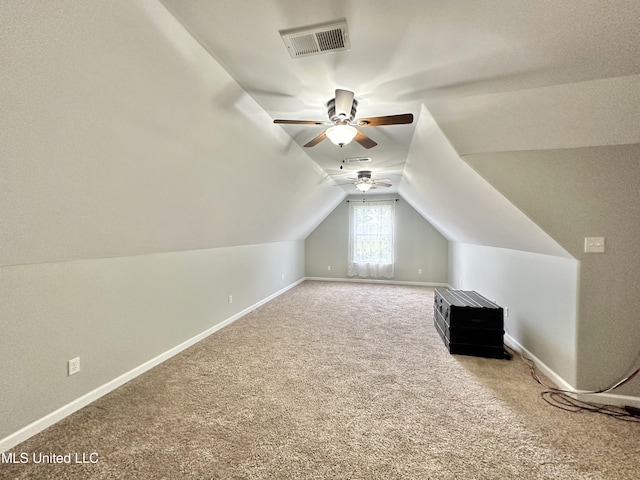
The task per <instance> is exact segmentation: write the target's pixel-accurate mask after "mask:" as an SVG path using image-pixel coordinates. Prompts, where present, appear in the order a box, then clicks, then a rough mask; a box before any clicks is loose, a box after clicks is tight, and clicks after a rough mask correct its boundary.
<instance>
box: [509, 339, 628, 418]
mask: <svg viewBox="0 0 640 480" xmlns="http://www.w3.org/2000/svg"><path fill="white" fill-rule="evenodd" d="M505 349H506V350H507V351H509V352H513V354H516V355H518V356H519V357H520V358H521V359H522V361H523V362H524V363H525V365H527V366H528V367H529V372H530V374H531V377H532V378H533V379H534V380H535V381H536V382H537V383H539V384H540V385H542V386H543V387H545V388H546V389H547V390H545V391H543V392H541V393H540V396H541V397H542V399H543V400H544V401H545V402H547V403H548V404H549V405H551V406H553V407H556V408H559V409H561V410H565V411H568V412H583V411H588V412H592V413H599V414H602V415H607V416H610V417H613V418H615V419H617V420H623V421H626V422H635V423H640V416H638V415H637V414H636V412H637V410H636V409H633V408H629V409H627V408H625V407H618V406H615V405H606V404H599V403H593V402H585V401H583V400H578V399H577V398H574V397H573V396H572V395H576V394H580V395H594V394H598V393H606V392H610V391H611V390H613V389H615V388H618V387H620V386H622V385H624V384H625V383H627V382H629V381H630V380H631V379H633V378H634V377H635V376H636V375H638V373H640V368H637V369H636V370H635V371H634V372H632V373H630V374H629V375H627V376H626V377H625V378H623V379H622V380H620V381H619V382H617V383H615V384H614V385H612V386H611V387H608V388H605V389H602V390H597V391H586V392H583V391H579V392H575V391H572V390H562V389H560V388H556V387H554V386H551V385H547V384H546V383H545V382H544V381H543V380H542V379H541V378H540V376H539V375H538V372H537V370H536V365H535V363H534V362H533V360H531V359H529V358H527V357H525V356H524V355H522V354H521V353H520V352H518V351H516V350H514V349H512V348H510V347H508V346H506V345H505Z"/></svg>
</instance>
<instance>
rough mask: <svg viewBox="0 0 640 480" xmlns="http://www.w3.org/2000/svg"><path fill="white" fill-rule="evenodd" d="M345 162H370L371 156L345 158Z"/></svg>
mask: <svg viewBox="0 0 640 480" xmlns="http://www.w3.org/2000/svg"><path fill="white" fill-rule="evenodd" d="M344 161H345V163H368V162H370V161H371V157H355V158H345V159H344Z"/></svg>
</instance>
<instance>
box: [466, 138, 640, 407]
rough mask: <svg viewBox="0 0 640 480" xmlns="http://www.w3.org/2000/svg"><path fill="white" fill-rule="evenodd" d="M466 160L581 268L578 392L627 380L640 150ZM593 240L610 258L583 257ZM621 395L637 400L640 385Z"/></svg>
mask: <svg viewBox="0 0 640 480" xmlns="http://www.w3.org/2000/svg"><path fill="white" fill-rule="evenodd" d="M467 160H468V161H469V163H470V164H471V165H472V166H473V167H474V168H475V169H476V170H477V171H478V172H479V173H481V174H482V175H483V176H484V177H485V178H486V179H487V180H488V181H489V182H491V183H492V184H493V185H495V186H496V188H498V189H499V190H500V191H501V192H503V194H504V195H505V196H506V197H507V198H509V199H510V200H511V201H512V202H513V203H514V204H515V205H517V206H518V207H519V208H520V209H521V210H522V211H523V212H525V213H526V214H527V215H528V216H529V217H531V218H532V219H533V220H534V221H535V222H536V223H537V224H538V225H540V226H541V227H542V228H543V229H544V230H545V231H547V232H549V234H551V235H552V236H553V238H555V239H556V240H557V241H558V243H560V244H561V245H562V246H563V247H564V248H565V249H566V250H567V251H568V252H570V253H571V254H572V255H573V256H574V257H575V258H576V259H577V260H579V262H580V268H579V278H578V292H579V299H578V322H577V338H576V344H577V382H576V383H577V385H576V386H577V387H578V388H581V389H599V388H604V387H607V386H609V385H611V384H612V383H613V382H615V381H617V380H619V379H620V378H622V376H624V375H625V374H626V373H628V372H629V371H630V369H631V368H632V367H633V366H634V365H637V362H638V356H639V354H640V329H639V328H638V319H639V318H640V304H639V303H638V296H639V295H638V294H639V292H640V254H639V253H638V239H639V238H640V220H639V218H640V189H639V188H638V185H640V145H638V144H635V145H611V146H602V147H590V148H568V149H559V150H547V151H544V152H539V151H530V152H504V153H493V154H483V155H473V156H470V157H467ZM591 236H594V237H605V241H606V252H605V253H603V254H593V253H592V254H587V253H584V238H585V237H591ZM616 393H619V394H626V395H635V396H638V395H640V385H638V383H637V382H632V383H630V384H629V385H628V386H625V387H623V388H621V389H619V390H616Z"/></svg>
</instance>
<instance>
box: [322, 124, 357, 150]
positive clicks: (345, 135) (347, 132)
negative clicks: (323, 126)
mask: <svg viewBox="0 0 640 480" xmlns="http://www.w3.org/2000/svg"><path fill="white" fill-rule="evenodd" d="M325 133H326V135H327V137H328V138H329V140H331V142H332V143H333V144H334V145H338V146H340V147H342V146H343V145H347V144H348V143H349V142H351V140H353V139H354V137H355V136H356V134H357V133H358V130H357V129H356V128H355V127H352V126H351V125H334V126H333V127H329V128H327V131H326V132H325Z"/></svg>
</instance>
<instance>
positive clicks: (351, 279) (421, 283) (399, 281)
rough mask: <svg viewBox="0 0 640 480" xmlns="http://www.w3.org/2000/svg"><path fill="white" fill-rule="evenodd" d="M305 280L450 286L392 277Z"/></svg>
mask: <svg viewBox="0 0 640 480" xmlns="http://www.w3.org/2000/svg"><path fill="white" fill-rule="evenodd" d="M305 280H313V281H319V282H347V283H384V284H387V285H414V286H418V287H442V288H452V287H451V285H449V284H448V283H434V282H408V281H402V280H393V279H388V280H387V279H374V278H339V277H337V278H331V277H305Z"/></svg>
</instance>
